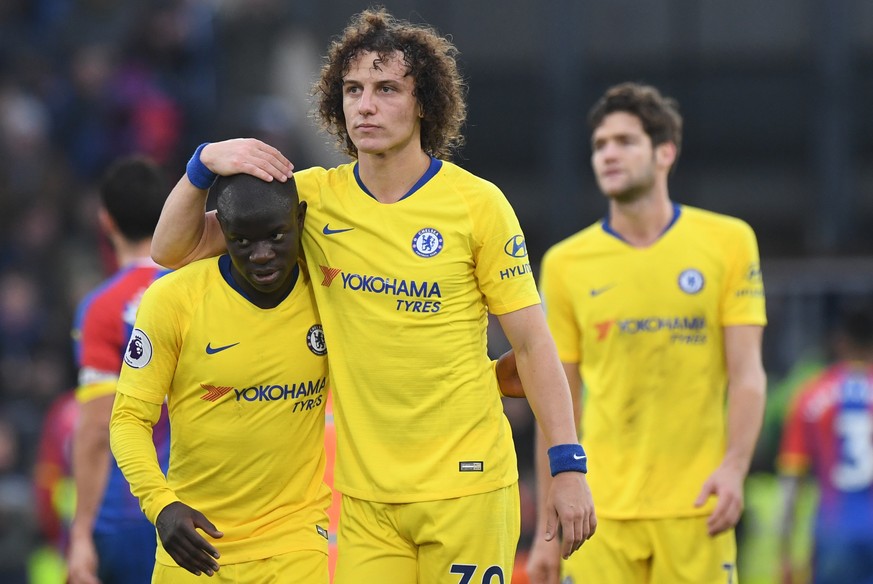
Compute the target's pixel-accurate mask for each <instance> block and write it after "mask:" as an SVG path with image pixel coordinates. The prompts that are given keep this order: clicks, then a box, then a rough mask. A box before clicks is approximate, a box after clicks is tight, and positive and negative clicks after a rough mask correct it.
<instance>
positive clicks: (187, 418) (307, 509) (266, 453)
mask: <svg viewBox="0 0 873 584" xmlns="http://www.w3.org/2000/svg"><path fill="white" fill-rule="evenodd" d="M229 267H230V259H229V257H228V256H226V255H224V256H221V257H219V258H210V259H207V260H202V261H199V262H195V263H193V264H191V265H190V266H186V267H184V268H182V269H180V270H178V271H176V272H173V273H171V274H169V275H168V276H165V277H164V278H161V279H160V280H157V281H156V282H155V283H154V284H153V285H151V286H150V287H149V288H148V290H147V291H146V292H145V294H144V296H143V299H142V304H141V305H140V308H139V313H138V315H137V319H136V328H135V329H134V331H133V334H132V336H131V341H130V343H129V345H128V349H127V352H126V354H125V358H124V365H123V367H122V371H121V377H120V380H119V383H118V391H119V392H120V393H122V394H125V395H128V396H131V397H134V398H137V399H139V400H142V401H144V402H149V403H151V404H160V403H162V402H163V401H164V399H165V397H166V399H167V406H168V409H169V412H170V428H171V429H170V436H171V438H170V466H169V472H168V474H167V478H166V486H167V487H169V488H170V489H172V490H173V491H174V492H175V495H176V497H178V499H179V500H181V501H182V502H183V503H185V504H187V505H189V506H191V507H193V508H195V509H197V510H199V511H201V512H202V513H203V514H204V515H205V516H206V517H207V518H208V519H209V520H210V521H212V522H213V523H214V524H215V526H216V527H217V528H218V529H219V530H220V531H223V532H224V537H222V538H221V539H218V540H214V541H213V542H212V543H213V544H214V545H215V547H216V548H217V549H218V550H219V552H220V553H221V560H220V561H221V563H225V564H232V563H238V562H245V561H250V560H254V559H262V558H266V557H270V556H274V555H278V554H283V553H287V552H291V551H296V550H302V549H314V550H322V551H324V553H327V513H326V509H327V506H328V504H329V501H330V491H329V489H328V488H327V486H326V485H325V484H324V482H323V477H324V467H325V454H324V408H325V403H326V401H327V391H328V381H327V379H328V377H327V357H326V354H327V348H326V345H325V342H324V336H323V333H322V327H321V319H320V318H319V316H318V313H317V311H316V310H315V304H314V300H313V297H312V287H311V286H310V285H309V281H308V277H307V275H306V274H305V273H304V272H305V270H303V269H301V270H300V276H299V277H298V281H297V283H296V284H295V286H294V288H293V289H292V291H291V292H290V293H289V295H288V296H287V297H286V298H285V299H284V300H283V301H282V302H281V303H280V304H279V305H278V306H276V307H275V308H272V309H262V308H258V307H257V306H255V305H254V304H252V303H251V302H249V301H248V300H247V299H246V298H245V297H244V296H243V294H242V293H241V292H239V291H238V289H237V288H236V286H235V285H233V284H232V279H229ZM113 430H114V428H113ZM115 446H116V445H115V443H113V448H115ZM123 468H124V466H123ZM131 468H132V467H131ZM127 472H128V470H127V469H125V473H127ZM128 478H129V479H130V482H131V489H132V491H133V492H134V494H135V495H137V496H139V497H140V498H142V497H143V496H144V495H145V494H146V493H144V492H143V490H142V489H143V486H142V485H143V481H142V480H134V479H137V478H139V477H128ZM156 479H161V477H156V476H153V475H152V476H149V480H151V481H154V480H156ZM161 480H162V479H161ZM157 511H158V510H153V509H150V510H146V514H147V515H150V516H151V515H156V514H157ZM151 518H152V519H154V517H151ZM204 537H208V536H205V535H204ZM157 559H158V561H159V562H161V563H163V564H168V565H174V562H173V560H172V559H171V558H170V557H169V555H168V554H167V553H166V551H164V550H163V548H160V547H159V549H158V557H157Z"/></svg>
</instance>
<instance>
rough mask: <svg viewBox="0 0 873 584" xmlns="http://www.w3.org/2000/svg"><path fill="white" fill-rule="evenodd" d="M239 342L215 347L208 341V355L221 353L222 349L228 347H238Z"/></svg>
mask: <svg viewBox="0 0 873 584" xmlns="http://www.w3.org/2000/svg"><path fill="white" fill-rule="evenodd" d="M238 344H239V343H233V344H232V345H225V346H223V347H215V348H213V347H212V343H206V354H207V355H214V354H216V353H221V352H222V351H224V350H226V349H230V348H231V347H236V346H237V345H238Z"/></svg>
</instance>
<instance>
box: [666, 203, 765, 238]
mask: <svg viewBox="0 0 873 584" xmlns="http://www.w3.org/2000/svg"><path fill="white" fill-rule="evenodd" d="M682 214H683V216H685V217H686V218H687V219H688V221H689V223H690V224H691V225H692V226H694V227H695V228H697V229H699V230H701V231H703V232H709V233H713V232H714V233H719V234H722V233H725V234H731V233H751V232H752V228H751V226H750V225H749V224H748V223H746V222H745V221H743V220H742V219H740V218H739V217H734V216H732V215H725V214H724V213H718V212H716V211H709V210H707V209H701V208H700V207H691V206H688V205H682Z"/></svg>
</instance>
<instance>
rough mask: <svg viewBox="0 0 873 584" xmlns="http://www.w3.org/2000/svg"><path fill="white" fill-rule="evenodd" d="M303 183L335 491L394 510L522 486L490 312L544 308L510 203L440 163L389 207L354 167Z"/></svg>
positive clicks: (309, 176) (309, 175)
mask: <svg viewBox="0 0 873 584" xmlns="http://www.w3.org/2000/svg"><path fill="white" fill-rule="evenodd" d="M295 177H296V180H297V188H298V191H299V193H300V195H301V197H302V198H303V199H305V200H306V201H307V202H308V205H309V207H308V211H307V215H306V227H305V235H304V239H303V245H304V250H305V252H306V258H307V262H308V264H309V269H310V273H311V275H312V282H313V288H314V291H315V297H316V300H317V302H318V307H319V311H320V313H321V316H322V319H323V322H324V328H325V331H326V333H327V337H328V339H329V340H330V347H331V355H332V359H331V363H330V367H331V380H332V387H333V389H334V391H335V395H334V399H335V404H334V405H335V410H334V415H335V423H336V428H337V460H336V475H335V483H334V484H335V486H336V488H338V489H339V490H340V491H341V492H343V493H344V494H347V495H350V496H353V497H357V498H360V499H366V500H371V501H380V502H386V503H399V502H414V501H425V500H437V499H446V498H452V497H459V496H463V495H468V494H474V493H483V492H487V491H491V490H495V489H498V488H501V487H504V486H507V485H510V484H512V483H513V482H515V481H516V480H517V478H518V470H517V465H516V459H515V450H514V447H513V443H512V434H511V429H510V426H509V423H508V421H507V419H506V417H505V416H504V415H503V408H502V407H501V403H500V393H499V391H498V389H497V381H496V378H495V377H494V373H493V370H492V366H491V360H490V359H489V357H488V354H487V338H486V327H487V317H488V312H489V311H490V312H491V313H494V314H504V313H507V312H511V311H514V310H518V309H520V308H524V307H527V306H531V305H535V304H539V302H540V300H539V296H538V293H537V290H536V284H535V282H534V279H533V276H532V274H531V269H530V264H529V260H528V258H527V250H526V247H525V245H524V236H523V235H522V232H521V228H520V227H519V224H518V220H517V219H516V217H515V213H514V212H513V210H512V208H511V207H510V205H509V203H508V201H507V200H506V198H505V197H504V196H503V194H502V193H501V192H500V190H499V189H498V188H497V187H496V186H494V185H493V184H491V183H489V182H487V181H485V180H483V179H481V178H478V177H476V176H474V175H472V174H470V173H469V172H467V171H465V170H463V169H461V168H460V167H458V166H456V165H454V164H451V163H448V162H443V161H439V160H436V159H434V160H432V163H431V168H430V170H429V171H428V172H427V173H426V174H425V175H424V177H422V179H421V180H420V181H419V184H418V185H416V187H414V188H413V189H412V191H411V193H410V194H409V195H408V196H406V197H405V198H403V199H401V200H400V201H398V202H396V203H393V204H382V203H379V202H378V201H377V200H376V199H375V198H373V197H372V196H370V195H369V194H368V193H367V192H366V191H365V190H364V188H363V186H362V184H361V183H360V182H359V181H358V179H357V177H356V176H355V165H354V164H347V165H343V166H340V167H338V168H334V169H330V170H325V169H322V168H312V169H307V170H305V171H301V172H298V173H295Z"/></svg>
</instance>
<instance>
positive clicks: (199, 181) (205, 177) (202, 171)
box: [185, 142, 218, 191]
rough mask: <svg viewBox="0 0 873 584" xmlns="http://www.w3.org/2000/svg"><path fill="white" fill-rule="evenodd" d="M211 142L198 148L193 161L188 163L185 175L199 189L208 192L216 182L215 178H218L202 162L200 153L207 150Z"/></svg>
mask: <svg viewBox="0 0 873 584" xmlns="http://www.w3.org/2000/svg"><path fill="white" fill-rule="evenodd" d="M207 144H209V142H204V143H203V144H201V145H200V146H198V147H197V150H195V151H194V155H193V156H192V157H191V160H189V161H188V166H186V167H185V174H187V175H188V180H189V181H191V184H192V185H194V186H195V187H197V188H198V189H203V190H204V191H205V190H207V189H208V188H209V187H211V186H212V183H214V182H215V177H216V176H218V175H216V174H215V173H214V172H212V171H211V170H209V169H208V168H206V165H205V164H203V163H202V162H200V153H201V152H203V149H204V148H206V145H207Z"/></svg>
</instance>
